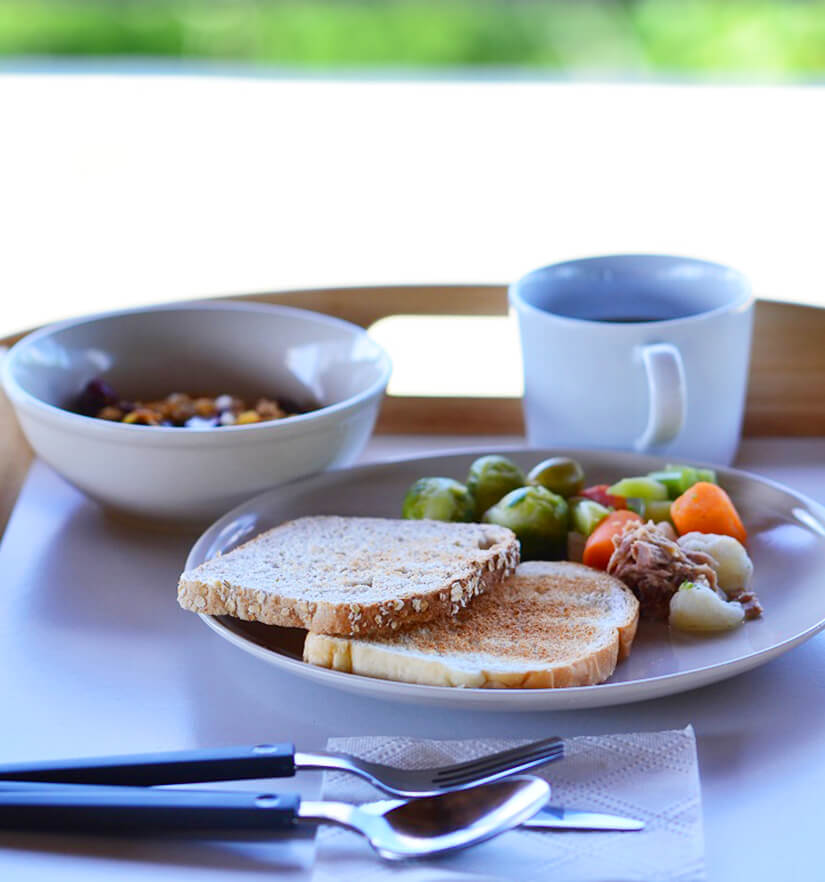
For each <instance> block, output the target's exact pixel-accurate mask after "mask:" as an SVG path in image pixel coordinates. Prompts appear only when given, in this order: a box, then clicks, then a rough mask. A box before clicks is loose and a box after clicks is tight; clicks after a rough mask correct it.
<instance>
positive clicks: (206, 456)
mask: <svg viewBox="0 0 825 882" xmlns="http://www.w3.org/2000/svg"><path fill="white" fill-rule="evenodd" d="M390 371H391V366H390V361H389V358H388V356H387V355H386V353H385V352H384V351H383V350H382V349H381V347H379V346H378V344H376V343H375V342H374V341H373V340H371V339H370V337H368V336H367V334H366V332H365V331H364V330H363V329H362V328H359V327H358V326H356V325H353V324H350V323H348V322H344V321H341V320H339V319H335V318H331V317H329V316H325V315H319V314H318V313H313V312H308V311H306V310H301V309H292V308H290V307H284V306H268V305H266V304H256V303H236V302H231V301H211V302H208V303H203V302H196V303H185V304H172V305H169V306H160V307H151V308H148V309H138V310H129V311H123V312H115V313H106V314H103V315H96V316H91V317H86V318H82V319H77V320H72V321H67V322H62V323H60V324H56V325H51V326H49V327H46V328H43V329H41V330H39V331H35V332H34V333H32V334H29V335H28V336H27V337H25V338H24V339H23V340H21V341H20V342H19V343H17V344H16V345H15V346H13V347H12V349H11V350H10V352H9V353H8V355H7V356H6V358H5V359H4V361H3V372H2V375H3V385H4V387H5V390H6V394H7V395H8V396H9V399H10V400H11V402H12V404H13V406H14V408H15V411H16V413H17V417H18V419H19V421H20V425H21V427H22V429H23V432H24V434H25V435H26V437H27V439H28V440H29V443H30V444H31V446H32V448H33V449H34V451H35V452H36V453H37V454H38V456H40V457H41V458H42V459H43V460H45V461H46V462H47V463H49V464H50V465H51V466H52V467H53V468H55V469H56V470H57V471H58V472H59V473H60V474H61V475H63V477H65V478H66V479H67V480H68V481H70V482H71V483H72V484H74V485H75V486H76V487H78V488H80V489H81V490H82V491H83V492H84V493H86V494H88V495H89V496H90V497H92V498H93V499H96V500H97V501H98V502H100V503H101V504H103V505H104V506H106V507H109V508H112V509H115V510H118V511H121V512H124V513H127V514H130V515H132V516H137V517H140V518H150V519H154V520H157V521H163V522H167V521H182V522H191V523H193V524H194V523H203V522H205V521H211V520H213V519H214V518H215V517H217V516H218V515H220V514H222V513H224V512H225V511H227V510H228V509H230V508H232V507H233V506H234V505H237V504H238V503H240V502H241V501H243V500H244V499H246V498H247V497H249V496H251V495H253V494H255V493H258V492H260V491H261V490H264V489H266V488H268V487H273V486H276V485H278V484H282V483H284V482H286V481H290V480H292V479H294V478H299V477H303V476H304V475H309V474H312V473H314V472H320V471H322V470H324V469H327V468H331V467H335V466H343V465H348V464H350V463H352V462H353V461H354V460H355V459H356V458H357V456H358V455H359V453H360V452H361V450H362V449H363V447H364V445H365V444H366V442H367V440H368V438H369V436H370V433H371V432H372V429H373V426H374V424H375V419H376V417H377V415H378V409H379V406H380V403H381V399H382V396H383V394H384V390H385V388H386V385H387V381H388V380H389V376H390ZM94 377H103V378H104V379H106V380H107V381H108V382H109V383H110V384H111V385H112V386H113V387H114V388H115V390H117V393H118V394H119V395H121V396H122V397H123V398H127V399H129V398H131V399H143V400H147V399H151V398H153V397H163V396H165V395H167V394H169V393H170V392H188V393H190V394H208V395H217V394H221V393H224V392H226V393H229V394H233V395H239V396H241V397H244V398H251V399H253V400H254V399H255V398H257V397H259V396H262V395H263V396H267V397H270V398H278V397H279V396H283V397H285V398H289V399H291V400H294V401H306V400H313V401H316V402H319V403H320V404H321V405H322V406H321V408H320V409H318V410H314V411H310V412H308V413H305V414H300V415H298V416H294V417H289V418H286V419H283V420H276V421H273V422H263V423H257V424H250V425H241V426H223V427H220V428H207V429H191V428H174V427H161V426H157V427H153V426H134V425H126V424H123V423H114V422H107V421H105V420H100V419H95V418H93V417H86V416H81V415H80V414H77V413H73V412H72V411H71V410H69V409H67V408H69V407H71V403H72V401H73V400H74V398H75V397H76V396H77V395H78V393H79V392H80V391H81V390H82V389H83V387H84V386H85V384H86V383H87V382H88V381H89V380H90V379H92V378H94Z"/></svg>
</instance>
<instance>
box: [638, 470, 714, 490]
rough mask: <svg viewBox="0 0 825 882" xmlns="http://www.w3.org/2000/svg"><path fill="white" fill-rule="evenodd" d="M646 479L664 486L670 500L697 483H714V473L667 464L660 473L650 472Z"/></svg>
mask: <svg viewBox="0 0 825 882" xmlns="http://www.w3.org/2000/svg"><path fill="white" fill-rule="evenodd" d="M648 477H649V478H653V480H654V481H658V482H659V483H660V484H664V485H665V487H667V492H668V496H669V497H670V498H671V499H676V498H677V497H679V496H681V495H682V494H683V493H684V492H685V490H687V489H689V488H690V487H692V486H693V485H694V484H695V483H697V482H698V481H707V482H709V483H710V484H715V483H716V472H714V471H713V469H696V468H694V467H693V466H689V465H672V464H668V465H667V466H666V467H665V468H664V469H663V470H662V471H658V472H651V473H650V474H649V475H648Z"/></svg>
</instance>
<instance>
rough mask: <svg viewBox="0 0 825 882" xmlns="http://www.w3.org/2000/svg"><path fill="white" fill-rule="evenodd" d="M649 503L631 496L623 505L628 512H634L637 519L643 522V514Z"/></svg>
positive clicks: (644, 518)
mask: <svg viewBox="0 0 825 882" xmlns="http://www.w3.org/2000/svg"><path fill="white" fill-rule="evenodd" d="M649 502H650V500H648V499H642V498H641V497H639V496H636V497H634V496H631V497H630V498H629V499H625V504H626V505H627V507H628V509H629V510H630V511H635V512H636V514H637V515H639V517H640V518H641V519H642V520H643V521H645V520H647V518H646V517H645V512H646V511H647V505H648V503H649Z"/></svg>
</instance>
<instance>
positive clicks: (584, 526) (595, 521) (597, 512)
mask: <svg viewBox="0 0 825 882" xmlns="http://www.w3.org/2000/svg"><path fill="white" fill-rule="evenodd" d="M567 503H568V505H569V506H570V529H572V530H575V531H576V532H577V533H581V534H582V535H584V536H589V535H590V534H591V533H592V532H593V531H594V530H595V529H596V527H598V526H599V524H600V523H601V522H602V521H603V520H604V519H605V518H606V517H607V516H608V514H610V509H607V508H605V507H604V506H603V505H599V503H598V502H595V501H594V500H592V499H581V498H578V499H568V500H567Z"/></svg>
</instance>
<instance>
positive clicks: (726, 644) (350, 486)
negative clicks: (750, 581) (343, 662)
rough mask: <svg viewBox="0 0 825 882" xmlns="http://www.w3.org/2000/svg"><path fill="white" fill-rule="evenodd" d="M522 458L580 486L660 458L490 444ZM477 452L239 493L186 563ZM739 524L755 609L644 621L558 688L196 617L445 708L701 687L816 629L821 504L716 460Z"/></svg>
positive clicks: (453, 469)
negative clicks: (405, 678) (448, 674)
mask: <svg viewBox="0 0 825 882" xmlns="http://www.w3.org/2000/svg"><path fill="white" fill-rule="evenodd" d="M488 452H491V453H492V452H495V453H506V454H507V455H508V456H510V457H511V458H512V459H513V460H514V461H515V462H517V463H518V464H519V465H521V466H522V467H523V468H525V469H527V468H530V467H531V466H532V465H534V464H535V463H537V462H539V461H540V460H542V459H544V458H546V457H547V456H555V455H567V456H572V457H574V458H575V459H577V460H578V461H579V462H580V463H581V464H582V466H583V468H584V470H585V474H586V477H587V483H588V484H599V483H612V482H614V481H616V480H618V479H619V478H621V477H623V476H628V475H638V474H644V473H646V472H649V471H652V470H653V469H657V468H661V467H662V465H663V464H664V461H663V460H661V459H657V458H655V457H650V456H640V455H636V454H632V453H616V452H609V451H594V450H524V449H523V448H521V449H518V450H511V449H506V450H502V449H498V450H491V451H488ZM477 456H479V452H478V451H477V450H476V451H474V452H472V453H458V454H449V455H444V456H429V457H423V458H415V459H406V460H401V461H396V462H390V463H381V464H377V465H367V466H360V467H357V468H351V469H346V470H340V471H332V472H325V473H323V474H320V475H315V476H313V477H311V478H304V479H301V480H299V481H295V482H293V483H291V484H287V485H284V486H282V487H277V488H275V489H273V490H270V491H268V492H266V493H262V494H261V495H260V496H256V497H254V498H253V499H250V500H248V501H247V502H245V503H243V504H242V505H240V506H238V507H237V508H235V509H233V510H232V511H231V512H229V513H228V514H227V515H225V516H224V517H222V518H221V519H220V520H219V521H217V522H216V523H215V524H213V525H212V526H211V527H209V529H207V530H206V532H205V533H204V534H203V535H202V536H201V537H200V539H198V541H197V542H196V543H195V545H194V546H193V548H192V550H191V552H190V554H189V557H188V559H187V562H186V566H187V569H189V568H191V567H194V566H197V565H198V564H200V563H202V562H203V561H205V560H207V559H208V558H210V557H213V556H214V555H216V554H218V553H219V552H220V553H225V552H227V551H229V550H230V549H232V548H234V547H235V546H237V545H239V544H240V543H242V542H244V541H246V540H248V539H250V538H251V537H253V536H254V535H256V534H257V533H259V532H261V531H262V530H266V529H268V528H270V527H273V526H275V525H277V524H279V523H281V522H283V521H286V520H289V519H291V518H296V517H301V516H304V515H320V514H337V515H361V516H375V517H398V516H399V512H400V509H401V500H402V498H403V496H404V493H405V491H406V490H407V488H408V487H409V485H410V484H411V483H412V482H413V481H414V480H415V479H416V478H419V477H422V476H427V475H445V476H448V477H454V478H457V479H458V480H464V478H465V477H466V474H467V469H468V467H469V465H470V463H471V462H472V461H473V460H474V459H475V458H476V457H477ZM717 473H718V475H719V482H720V484H722V486H723V487H725V489H726V490H727V491H728V493H729V494H730V496H731V497H732V499H733V501H734V503H735V504H736V506H737V508H738V510H739V512H740V514H741V516H742V520H743V521H744V523H745V526H746V528H747V530H748V551H749V553H750V555H751V557H752V559H753V563H754V569H755V576H754V589H755V591H756V593H757V594H758V596H759V598H760V600H761V602H762V605H763V607H764V615H763V616H762V617H761V618H760V619H756V620H753V621H749V622H746V623H745V624H744V625H743V626H742V627H740V628H737V629H736V630H734V631H730V632H726V633H722V634H706V635H694V634H687V633H681V632H678V631H671V630H670V629H669V628H668V626H667V624H665V623H662V622H649V621H647V622H646V621H643V622H642V623H641V625H640V627H639V632H638V635H637V637H636V640H635V642H634V644H633V650H632V652H631V654H630V658H629V659H627V660H626V661H623V662H621V663H620V664H619V665H618V667H617V668H616V672H615V674H614V675H613V676H612V677H611V678H610V680H609V681H608V682H606V683H602V684H599V685H597V686H580V687H570V688H563V689H459V688H450V687H446V686H421V685H417V684H410V683H397V682H394V681H389V680H378V679H374V678H370V677H362V676H357V675H355V674H345V673H341V672H338V671H331V670H327V669H326V668H319V667H315V666H313V665H309V664H306V663H305V662H303V661H302V660H301V650H302V646H303V637H304V633H305V632H304V631H301V630H299V629H294V628H278V627H275V626H272V625H263V624H260V623H256V622H245V621H242V620H240V619H234V618H231V617H229V616H220V617H212V616H207V615H203V616H201V618H202V619H203V620H204V622H205V623H206V624H207V625H209V627H210V628H212V629H213V630H214V631H215V632H217V633H218V634H220V635H221V637H224V638H225V639H226V640H229V641H230V642H231V643H233V644H234V645H235V646H238V647H239V648H241V649H243V650H245V651H246V652H249V653H251V654H252V655H254V656H256V657H258V658H260V659H262V660H264V661H266V662H269V663H270V664H272V665H274V666H275V667H276V668H280V669H281V670H283V671H286V672H288V673H290V674H293V675H295V676H299V677H306V678H308V679H310V680H315V681H317V682H319V683H324V684H326V685H327V686H329V687H330V688H332V689H342V690H346V691H348V692H355V693H360V694H362V695H370V696H373V697H383V698H387V699H392V700H396V701H410V702H418V703H422V704H430V705H447V706H449V707H452V708H459V707H461V708H483V709H487V710H508V711H513V710H565V709H573V708H584V707H599V706H604V705H611V704H622V703H626V702H632V701H640V700H643V699H648V698H657V697H659V696H663V695H671V694H673V693H677V692H683V691H685V690H688V689H694V688H696V687H698V686H704V685H706V684H708V683H713V682H716V681H718V680H723V679H725V678H727V677H732V676H734V675H735V674H739V673H742V672H743V671H747V670H749V669H751V668H755V667H757V666H758V665H761V664H764V663H765V662H767V661H770V660H771V659H772V658H775V657H776V656H778V655H781V654H782V653H784V652H787V651H788V650H789V649H792V648H793V647H794V646H797V645H798V644H800V643H802V642H803V641H804V640H807V639H808V638H809V637H812V636H813V635H814V634H816V633H817V632H818V631H820V630H822V628H823V627H825V575H824V574H825V508H823V507H822V506H820V505H818V504H817V503H815V502H813V501H812V500H810V499H807V498H805V497H804V496H802V495H800V494H798V493H795V492H794V491H792V490H790V489H788V488H787V487H783V486H781V485H780V484H776V483H773V482H771V481H767V480H765V479H763V478H759V477H756V476H754V475H749V474H746V473H744V472H740V471H737V470H735V469H723V468H719V469H717Z"/></svg>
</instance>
